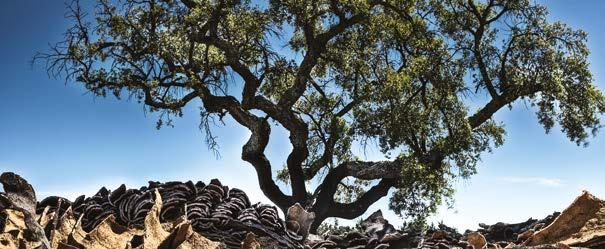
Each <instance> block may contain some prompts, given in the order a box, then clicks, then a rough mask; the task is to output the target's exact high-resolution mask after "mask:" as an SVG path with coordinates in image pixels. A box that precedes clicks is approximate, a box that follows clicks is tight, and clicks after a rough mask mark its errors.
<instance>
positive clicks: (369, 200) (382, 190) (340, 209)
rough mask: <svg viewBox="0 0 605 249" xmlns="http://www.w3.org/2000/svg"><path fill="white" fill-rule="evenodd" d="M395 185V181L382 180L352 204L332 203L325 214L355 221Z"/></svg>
mask: <svg viewBox="0 0 605 249" xmlns="http://www.w3.org/2000/svg"><path fill="white" fill-rule="evenodd" d="M395 184H397V180H396V179H392V178H387V179H382V180H380V182H378V184H376V185H375V186H373V187H372V188H370V189H369V190H368V191H367V192H365V193H364V194H363V195H361V196H360V197H359V198H358V199H357V200H355V201H354V202H351V203H338V202H336V203H334V204H333V205H332V207H331V208H330V209H329V210H328V213H327V214H328V216H329V217H338V218H343V219H355V218H357V217H359V216H361V215H362V214H364V213H365V212H366V211H367V210H368V208H369V207H370V206H371V205H372V204H374V203H375V202H376V201H378V200H380V198H382V197H385V196H386V195H387V194H388V193H389V189H391V188H392V187H394V186H395Z"/></svg>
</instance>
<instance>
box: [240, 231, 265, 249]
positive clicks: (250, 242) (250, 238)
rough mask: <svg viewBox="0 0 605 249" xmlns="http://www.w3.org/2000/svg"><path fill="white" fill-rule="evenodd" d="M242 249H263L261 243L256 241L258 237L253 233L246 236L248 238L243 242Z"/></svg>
mask: <svg viewBox="0 0 605 249" xmlns="http://www.w3.org/2000/svg"><path fill="white" fill-rule="evenodd" d="M242 249H261V246H260V243H258V241H257V240H256V235H254V234H253V233H248V234H246V238H245V239H244V241H242Z"/></svg>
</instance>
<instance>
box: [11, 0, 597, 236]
mask: <svg viewBox="0 0 605 249" xmlns="http://www.w3.org/2000/svg"><path fill="white" fill-rule="evenodd" d="M547 5H548V6H549V7H550V9H551V18H552V19H553V20H561V21H564V22H566V23H569V24H571V25H572V26H574V27H576V28H582V29H584V30H586V31H588V33H589V46H590V48H591V50H592V55H591V57H590V58H591V63H592V65H591V68H592V71H593V73H594V75H595V79H596V82H597V84H598V85H599V86H600V87H601V89H605V82H603V80H604V79H605V75H604V73H605V72H604V71H603V66H604V63H605V50H604V49H603V46H602V44H605V30H603V27H604V26H605V21H604V20H605V19H604V18H603V16H602V12H603V10H605V1H600V0H592V1H588V0H584V1H564V0H556V1H548V3H547ZM63 13H64V5H63V4H62V1H47V0H36V1H34V0H28V1H24V0H23V1H4V2H3V3H2V8H0V171H14V172H17V173H19V174H21V175H23V176H24V177H26V178H27V179H28V180H29V181H30V182H31V183H32V184H33V185H34V187H35V188H36V189H37V190H38V194H39V195H40V196H48V195H62V196H67V197H70V198H74V197H76V196H77V195H79V194H81V193H83V194H87V195H91V194H93V193H94V192H95V191H96V190H97V189H98V188H100V187H101V186H107V187H109V188H111V189H113V188H115V187H117V186H118V185H119V184H121V183H126V184H127V185H128V186H130V187H139V186H141V185H145V184H146V182H147V181H148V180H159V181H169V180H189V179H191V180H203V181H206V182H207V181H209V180H210V179H211V178H219V179H221V180H222V181H223V182H224V183H225V184H227V185H229V186H231V187H238V188H242V189H244V190H246V192H247V193H248V194H249V195H250V196H251V197H252V199H253V200H254V201H263V202H267V199H266V198H264V197H263V196H262V194H261V192H260V190H259V189H258V187H257V180H256V177H255V174H254V171H253V169H252V167H251V166H249V165H248V164H247V163H245V162H243V161H242V160H240V148H241V146H242V145H243V143H244V141H245V140H246V138H247V136H248V133H247V131H246V130H244V129H243V128H241V127H239V126H237V125H235V124H234V123H233V122H231V121H229V120H228V121H227V126H226V127H223V128H219V129H216V135H218V136H219V142H220V144H221V155H222V157H221V158H218V159H217V158H215V157H214V155H213V154H212V153H211V152H210V151H208V150H206V145H205V144H204V142H203V137H202V134H201V133H200V132H199V130H198V122H199V116H198V110H197V107H196V104H193V105H190V106H189V107H188V108H187V109H186V111H185V115H184V117H183V118H181V119H177V120H175V121H176V122H175V128H164V129H161V130H159V131H158V130H156V129H155V121H156V118H155V116H154V115H149V114H146V113H145V112H144V111H143V107H142V106H140V105H138V104H137V103H135V102H128V101H118V100H115V99H113V98H107V99H102V98H96V99H95V98H94V97H93V96H92V95H90V94H85V92H84V90H83V89H82V88H81V87H80V86H78V85H75V84H71V83H68V84H64V83H65V82H63V81H62V80H52V79H49V78H48V77H47V75H46V73H45V71H44V69H43V68H42V67H41V66H40V65H38V66H34V67H33V68H32V67H30V64H29V61H30V60H31V58H32V56H33V55H34V53H35V52H36V51H40V50H44V49H46V48H47V44H48V43H49V42H56V41H59V40H60V38H61V34H62V32H64V30H65V29H66V27H67V25H68V24H67V23H66V21H65V20H64V18H63ZM496 116H497V119H498V120H501V121H504V122H505V123H506V127H507V131H508V136H507V140H506V144H505V145H504V146H503V147H501V148H499V149H496V150H495V152H494V153H493V154H489V155H485V156H484V160H483V162H482V163H480V165H479V167H478V170H479V173H478V174H477V175H476V176H474V177H473V178H471V179H470V180H468V181H464V182H460V183H459V188H458V189H459V190H458V193H457V195H456V205H455V209H454V210H443V211H442V212H441V213H440V214H439V215H437V217H435V218H434V219H435V220H443V221H444V222H446V223H447V224H451V225H454V226H456V227H458V228H461V229H465V228H475V227H476V224H477V223H479V222H486V223H493V222H496V221H506V222H515V221H524V220H526V219H527V218H529V217H532V216H533V217H542V216H545V215H546V214H549V213H551V212H552V211H554V210H561V209H562V208H564V207H565V206H566V205H567V204H568V203H570V202H571V201H572V200H573V198H574V196H576V195H577V194H579V193H580V191H581V189H587V190H590V191H591V192H593V193H594V194H596V195H598V196H601V197H605V181H603V179H604V176H605V169H603V168H602V165H603V160H602V158H603V153H604V152H605V131H603V132H601V134H600V136H598V137H597V138H594V139H591V140H590V141H591V144H590V146H589V147H588V148H583V147H577V146H576V145H575V144H573V143H571V142H569V141H568V140H567V139H566V138H565V137H564V136H563V135H562V134H560V133H559V132H553V133H552V134H549V135H545V134H544V131H543V129H542V128H541V127H540V126H539V125H538V124H537V122H536V118H535V115H534V114H533V111H532V110H528V108H527V107H525V105H524V104H523V103H518V104H517V105H516V106H515V108H514V109H513V111H509V110H502V111H500V112H499V113H498V114H497V115H496ZM274 133H278V137H276V138H275V137H274V138H272V140H271V142H270V145H269V148H268V151H267V154H268V156H269V157H270V159H271V160H273V162H274V164H275V165H281V162H283V160H284V159H285V158H286V155H287V153H288V149H289V144H288V143H287V136H286V134H285V133H284V132H283V131H279V130H278V131H275V132H274ZM379 208H382V209H383V210H385V209H386V199H384V198H383V200H382V201H380V202H379V203H377V204H375V205H374V206H372V207H371V209H370V210H369V211H370V212H372V211H375V210H376V209H379ZM388 217H389V218H390V219H391V221H392V222H393V223H397V222H398V220H397V219H396V217H395V216H394V214H392V213H388Z"/></svg>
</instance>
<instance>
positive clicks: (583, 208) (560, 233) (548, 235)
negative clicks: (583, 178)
mask: <svg viewBox="0 0 605 249" xmlns="http://www.w3.org/2000/svg"><path fill="white" fill-rule="evenodd" d="M555 243H561V244H565V245H569V246H578V247H598V246H603V245H605V201H603V200H601V199H598V198H596V197H595V196H593V195H592V194H590V193H589V192H587V191H584V192H583V193H582V194H581V195H580V196H578V197H577V198H576V199H575V200H574V201H573V203H572V204H571V205H570V206H569V207H567V208H566V209H565V210H564V211H563V212H562V213H561V214H560V215H559V216H558V217H557V218H556V219H555V220H554V221H553V222H552V223H551V224H550V225H548V226H547V227H545V228H544V229H542V230H540V231H538V232H536V233H535V234H534V235H533V236H532V237H531V238H530V239H529V240H527V243H526V245H528V246H536V245H543V244H555Z"/></svg>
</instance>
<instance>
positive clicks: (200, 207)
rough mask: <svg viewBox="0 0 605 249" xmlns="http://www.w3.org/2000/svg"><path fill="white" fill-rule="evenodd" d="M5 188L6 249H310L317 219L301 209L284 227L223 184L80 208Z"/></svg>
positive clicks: (126, 193)
mask: <svg viewBox="0 0 605 249" xmlns="http://www.w3.org/2000/svg"><path fill="white" fill-rule="evenodd" d="M0 182H1V183H2V184H3V186H4V190H5V192H4V193H0V211H1V213H0V232H1V233H0V248H120V249H123V248H242V247H243V246H245V247H246V248H303V241H304V240H305V238H306V235H307V233H308V229H307V230H305V229H304V228H302V227H308V226H306V225H305V224H307V223H308V222H307V220H311V221H312V219H313V215H312V214H309V213H307V212H306V211H305V210H304V209H303V208H302V207H301V206H300V205H294V206H292V207H291V208H290V209H289V210H288V216H287V217H288V219H287V221H283V220H282V219H280V218H279V216H278V212H277V209H276V208H275V207H274V206H271V205H264V204H260V203H257V204H251V203H250V201H249V199H248V197H247V196H246V194H245V193H244V192H243V191H241V190H239V189H229V188H228V187H227V186H223V185H222V184H221V183H220V182H219V181H218V180H212V181H211V182H210V183H209V184H208V185H205V184H204V183H202V182H198V183H195V184H194V183H192V182H186V183H181V182H169V183H158V182H150V184H149V186H146V187H142V188H140V189H127V188H126V187H125V186H124V185H122V186H120V187H119V188H117V189H116V190H113V191H110V190H107V189H105V188H102V189H101V190H99V192H98V193H97V194H95V195H94V196H92V197H88V198H86V197H84V196H80V197H78V198H77V199H76V200H75V201H74V202H70V201H69V200H67V199H65V198H61V197H55V196H53V197H48V198H46V199H44V200H42V201H40V202H37V201H36V196H35V192H34V190H33V188H32V186H31V185H30V184H28V183H27V182H26V181H25V180H24V179H22V178H21V177H19V176H18V175H16V174H13V173H4V174H2V175H1V176H0ZM303 222H305V223H304V224H303ZM300 224H303V226H301V225H300Z"/></svg>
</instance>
